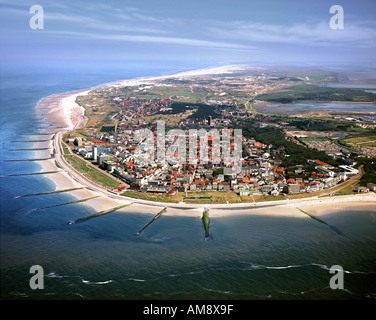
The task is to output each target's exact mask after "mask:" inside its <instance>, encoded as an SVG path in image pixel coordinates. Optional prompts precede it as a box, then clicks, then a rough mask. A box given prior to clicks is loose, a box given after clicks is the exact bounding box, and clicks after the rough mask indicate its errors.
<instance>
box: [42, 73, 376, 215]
mask: <svg viewBox="0 0 376 320" xmlns="http://www.w3.org/2000/svg"><path fill="white" fill-rule="evenodd" d="M234 67H235V68H237V66H225V67H214V68H209V69H199V70H193V71H187V72H181V73H177V74H173V75H168V76H158V77H149V78H139V79H129V80H123V81H116V82H111V83H108V84H105V85H102V86H95V87H93V88H89V89H81V90H76V91H69V92H64V93H60V94H54V95H50V96H47V97H45V98H42V99H41V100H39V101H38V104H37V106H36V107H35V111H36V112H37V115H39V116H41V117H45V118H44V121H45V124H47V125H50V127H51V126H54V128H52V129H53V133H51V135H49V137H50V139H51V140H50V141H49V142H48V144H49V148H50V150H51V151H50V152H51V153H52V154H53V155H54V158H51V159H49V160H44V161H40V162H38V163H39V164H40V166H41V171H54V170H58V171H59V172H57V173H53V174H49V175H48V176H46V178H47V179H49V180H51V181H52V182H53V183H54V184H55V186H56V187H55V190H59V189H66V188H72V187H83V189H81V190H75V191H70V192H69V194H70V195H71V196H73V197H74V198H76V199H77V200H82V199H85V198H90V197H94V196H96V198H95V199H90V200H88V201H85V202H82V203H81V204H84V205H86V206H89V207H91V208H92V209H95V210H96V211H101V210H107V209H110V208H112V207H116V206H119V204H127V203H130V202H132V205H131V206H129V207H127V208H125V209H124V210H122V209H120V210H119V212H121V211H132V212H136V213H149V214H154V213H155V214H156V213H157V212H158V211H160V209H161V208H162V207H167V209H168V210H167V211H166V213H164V215H166V216H193V217H196V216H197V217H201V216H202V211H203V209H204V208H207V209H209V213H210V216H213V217H228V216H239V215H250V214H254V215H256V214H257V215H259V214H261V215H268V216H290V217H307V216H306V215H304V214H302V213H301V212H300V211H299V210H298V209H297V207H299V208H301V209H304V210H313V211H315V212H316V214H317V215H324V214H329V213H330V212H332V211H333V212H334V211H335V212H337V211H341V210H344V209H346V208H354V207H355V208H363V210H366V211H374V212H376V209H375V208H376V206H375V204H376V194H375V193H369V194H364V195H348V196H335V197H323V198H317V197H313V198H305V199H297V200H283V201H268V202H258V203H238V204H231V205H228V204H227V205H226V204H205V205H204V204H183V203H163V202H156V201H150V200H140V199H135V198H130V197H126V196H119V195H114V194H111V193H109V192H108V191H107V190H105V188H100V187H99V186H94V185H93V183H91V184H90V183H89V181H87V180H85V179H84V178H83V177H82V174H80V173H77V172H73V171H75V170H74V169H73V168H71V167H70V166H69V165H68V164H67V163H66V162H65V161H64V157H63V156H62V155H61V154H60V153H59V150H60V139H61V133H62V132H64V131H70V130H72V129H74V128H76V127H79V126H80V125H82V124H83V121H84V119H85V116H84V109H83V108H82V107H81V106H79V105H78V104H77V103H76V102H75V99H76V97H77V96H79V95H83V94H88V93H89V92H90V91H91V90H94V89H96V88H99V87H111V86H122V85H136V84H139V83H141V82H144V81H152V80H157V79H165V78H169V77H177V76H178V77H185V76H192V75H202V74H208V73H210V72H213V73H225V72H231V71H229V70H231V68H234ZM210 70H212V71H210ZM42 111H44V112H42ZM46 116H47V117H46ZM72 117H73V118H74V119H75V120H76V121H77V122H75V123H74V121H73V120H72ZM46 129H48V127H46ZM38 153H39V151H38ZM59 166H60V167H61V168H59ZM67 166H68V167H67ZM69 167H70V168H69ZM68 171H69V172H68ZM80 175H81V177H80ZM101 189H102V190H101ZM334 205H335V207H334Z"/></svg>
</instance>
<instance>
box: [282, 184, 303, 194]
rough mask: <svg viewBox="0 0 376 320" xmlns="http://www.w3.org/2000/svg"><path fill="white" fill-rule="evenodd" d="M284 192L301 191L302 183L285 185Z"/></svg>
mask: <svg viewBox="0 0 376 320" xmlns="http://www.w3.org/2000/svg"><path fill="white" fill-rule="evenodd" d="M284 192H287V193H299V192H300V185H298V184H296V183H291V184H288V185H287V186H285V187H284Z"/></svg>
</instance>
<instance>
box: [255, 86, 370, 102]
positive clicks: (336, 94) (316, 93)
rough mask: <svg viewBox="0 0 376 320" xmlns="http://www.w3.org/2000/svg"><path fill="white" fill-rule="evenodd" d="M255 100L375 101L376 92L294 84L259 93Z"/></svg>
mask: <svg viewBox="0 0 376 320" xmlns="http://www.w3.org/2000/svg"><path fill="white" fill-rule="evenodd" d="M255 99H256V100H262V101H269V102H280V103H292V102H294V101H302V100H309V101H351V102H376V94H374V93H371V92H365V91H363V90H356V89H343V88H326V87H319V86H315V85H307V84H302V85H295V86H291V87H289V88H288V89H287V90H284V91H280V92H273V93H266V94H260V95H258V96H256V97H255Z"/></svg>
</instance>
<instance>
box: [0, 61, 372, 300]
mask: <svg viewBox="0 0 376 320" xmlns="http://www.w3.org/2000/svg"><path fill="white" fill-rule="evenodd" d="M177 71H184V70H179V68H175V67H172V66H165V67H163V68H156V67H154V68H153V67H152V66H149V67H148V68H146V67H144V66H138V67H137V68H136V67H134V68H127V67H124V68H121V69H117V68H115V69H111V70H100V72H98V71H97V70H91V71H90V72H89V73H88V72H87V70H84V69H77V68H76V69H75V70H69V69H65V68H60V69H57V70H51V69H42V70H41V69H38V70H13V71H12V70H2V71H1V92H0V107H1V115H2V116H1V127H0V128H1V136H0V139H1V141H0V142H1V145H0V147H1V148H2V152H1V158H0V160H1V162H0V163H1V172H0V174H1V177H0V182H1V216H0V222H1V227H0V228H1V229H0V241H1V242H0V244H1V247H0V250H1V251H0V259H1V261H0V268H1V269H0V271H1V299H59V300H61V299H101V300H107V299H108V300H115V299H127V300H129V299H132V300H135V299H136V300H148V299H151V300H157V299H184V300H190V299H238V300H239V299H247V300H249V299H262V300H269V299H271V300H272V299H320V300H322V299H376V208H375V210H373V211H362V210H361V209H359V210H356V209H355V210H354V209H353V210H349V211H345V212H333V213H331V214H328V215H325V216H324V218H323V219H324V220H325V221H326V222H327V223H329V224H331V225H333V226H335V227H336V228H337V229H338V230H340V231H341V232H342V234H338V233H336V232H334V231H333V230H332V229H330V228H329V227H328V226H327V225H325V224H321V223H319V222H317V221H315V220H313V219H310V218H308V217H307V218H292V217H275V216H261V215H255V216H252V215H246V216H236V215H235V214H234V216H228V217H220V218H212V219H211V229H210V230H211V235H212V239H210V240H205V235H204V229H203V225H202V221H201V219H199V218H195V217H184V216H182V217H179V216H164V215H163V214H162V216H161V217H160V218H158V219H157V220H156V221H155V222H153V223H152V224H151V225H150V226H149V227H148V228H147V229H145V230H144V231H143V232H142V233H141V234H140V235H139V236H137V235H136V234H137V232H138V231H139V230H140V229H141V228H142V227H143V226H144V225H145V224H146V223H147V222H148V221H149V220H150V219H151V218H152V217H153V215H152V214H151V213H150V214H147V213H142V214H140V213H135V212H132V206H129V207H126V208H123V209H122V210H118V211H115V212H112V213H109V214H106V215H103V216H100V217H97V218H94V219H90V220H88V221H86V222H83V223H77V224H73V225H69V224H68V222H69V221H72V220H75V219H78V218H82V217H85V216H88V215H90V214H93V213H95V212H96V211H95V209H93V208H90V207H87V206H85V205H84V204H68V205H63V206H59V207H54V208H49V209H43V210H39V211H33V209H36V208H42V207H46V206H51V205H54V204H59V203H66V202H70V201H74V200H75V198H73V196H71V195H69V194H68V193H57V194H49V195H40V196H30V197H19V196H20V195H25V194H30V193H38V192H46V191H51V190H54V188H55V186H54V184H53V183H52V182H51V181H50V180H48V179H47V178H46V177H45V176H42V175H30V176H25V175H23V176H9V175H11V174H19V173H32V172H37V171H39V170H41V167H40V164H38V161H34V162H22V161H20V162H8V161H6V160H10V159H29V158H33V157H34V158H35V153H34V152H33V151H10V150H12V149H14V148H30V143H27V142H25V143H23V142H18V143H14V142H11V141H15V140H21V136H19V134H22V133H30V132H34V133H35V132H38V130H43V127H42V125H41V121H40V118H38V116H37V115H36V113H35V106H36V104H37V103H38V101H39V100H40V99H41V98H43V97H45V96H47V95H51V94H54V93H60V92H65V91H71V90H76V89H82V88H88V87H92V86H96V85H99V84H102V83H105V82H111V81H115V80H118V79H130V78H134V77H141V76H154V75H161V74H166V73H171V72H177ZM39 132H41V131H39ZM22 139H23V140H27V139H28V138H27V137H26V136H22ZM15 144H17V146H15ZM250 210H251V209H250ZM268 210H271V211H272V210H273V207H270V209H268ZM332 210H334V211H335V208H332ZM234 213H235V211H234ZM32 265H39V266H42V267H43V270H44V289H41V290H40V289H37V290H32V289H31V288H30V286H29V280H30V278H31V276H32V274H30V273H29V269H30V267H31V266H32ZM333 265H340V266H342V267H343V269H344V289H337V290H333V289H331V288H330V286H329V281H330V278H331V277H332V276H333V274H331V273H330V272H329V270H330V268H331V266H333Z"/></svg>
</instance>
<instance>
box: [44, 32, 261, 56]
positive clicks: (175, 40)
mask: <svg viewBox="0 0 376 320" xmlns="http://www.w3.org/2000/svg"><path fill="white" fill-rule="evenodd" d="M46 32H47V33H51V34H54V35H58V36H63V37H70V38H78V39H88V40H109V41H123V42H143V43H156V44H173V45H185V46H196V47H207V48H219V49H233V50H247V51H260V49H259V48H257V47H254V46H250V45H243V44H234V43H228V42H219V41H210V40H201V39H192V38H183V37H165V36H151V35H129V34H103V33H86V32H72V31H46Z"/></svg>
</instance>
